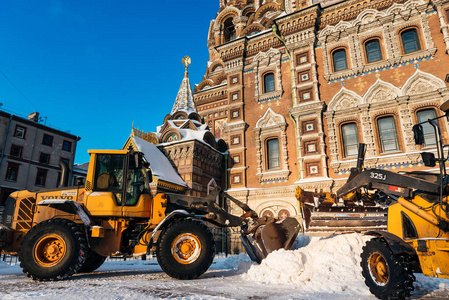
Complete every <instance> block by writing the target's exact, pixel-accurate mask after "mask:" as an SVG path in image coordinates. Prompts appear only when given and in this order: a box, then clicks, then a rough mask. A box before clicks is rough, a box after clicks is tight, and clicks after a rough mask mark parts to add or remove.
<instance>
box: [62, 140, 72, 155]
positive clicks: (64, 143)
mask: <svg viewBox="0 0 449 300" xmlns="http://www.w3.org/2000/svg"><path fill="white" fill-rule="evenodd" d="M66 144H68V145H69V148H68V149H64V146H65V145H66ZM61 150H63V151H67V152H72V142H70V141H67V140H64V141H62V146H61Z"/></svg>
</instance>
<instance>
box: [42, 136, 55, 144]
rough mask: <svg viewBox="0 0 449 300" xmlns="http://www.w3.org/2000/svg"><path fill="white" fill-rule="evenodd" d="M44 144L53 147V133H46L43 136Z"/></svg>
mask: <svg viewBox="0 0 449 300" xmlns="http://www.w3.org/2000/svg"><path fill="white" fill-rule="evenodd" d="M42 145H45V146H50V147H51V146H52V145H53V137H52V136H51V135H48V134H44V137H43V138H42Z"/></svg>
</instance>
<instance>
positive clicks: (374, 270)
mask: <svg viewBox="0 0 449 300" xmlns="http://www.w3.org/2000/svg"><path fill="white" fill-rule="evenodd" d="M368 263H369V270H370V274H371V277H372V278H373V279H374V280H375V282H376V283H377V284H378V285H382V286H383V285H386V284H387V282H388V279H389V278H390V274H389V271H388V269H389V268H388V263H387V261H386V260H385V257H384V256H383V255H382V254H380V253H377V252H375V253H372V254H371V255H370V257H369V260H368Z"/></svg>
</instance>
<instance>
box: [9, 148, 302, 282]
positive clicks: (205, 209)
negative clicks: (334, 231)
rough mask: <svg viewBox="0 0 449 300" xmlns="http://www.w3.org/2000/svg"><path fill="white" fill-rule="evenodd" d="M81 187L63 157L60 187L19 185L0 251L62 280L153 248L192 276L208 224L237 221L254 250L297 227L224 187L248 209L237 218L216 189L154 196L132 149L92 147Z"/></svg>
mask: <svg viewBox="0 0 449 300" xmlns="http://www.w3.org/2000/svg"><path fill="white" fill-rule="evenodd" d="M89 153H90V164H89V169H88V173H87V178H86V183H85V185H84V186H81V185H80V186H75V187H67V186H66V185H67V178H68V168H67V166H66V165H64V164H63V163H61V166H62V169H63V172H62V176H61V177H62V179H61V185H60V187H59V188H57V189H45V190H39V191H17V192H14V193H13V194H11V195H10V197H9V198H8V200H7V202H6V206H5V210H4V212H3V216H2V220H0V223H2V225H0V250H1V252H2V253H3V254H10V255H16V256H18V257H19V260H20V265H21V267H22V269H23V272H24V273H26V274H27V275H28V277H31V278H32V279H34V280H44V281H46V280H59V279H65V278H68V277H70V276H71V275H73V274H75V273H76V272H78V273H80V272H92V271H94V270H95V269H97V268H98V267H100V266H101V264H102V263H103V262H104V261H105V259H106V257H108V256H115V257H136V256H141V255H146V254H148V253H149V252H150V251H152V250H155V252H156V255H157V260H158V262H159V264H160V266H161V268H162V270H164V271H165V272H166V273H167V274H168V275H170V276H171V277H174V278H177V279H194V278H197V277H199V276H200V275H201V274H203V273H204V272H206V271H207V269H208V268H209V266H210V265H211V263H212V260H213V258H214V255H215V244H214V239H213V236H212V234H211V231H210V229H209V227H208V226H206V225H205V223H210V224H213V225H216V226H220V227H240V228H241V240H242V243H243V244H244V246H245V249H246V251H247V252H248V254H249V255H250V257H251V258H252V259H253V260H255V261H257V262H260V261H261V260H262V259H263V258H264V257H265V256H266V255H267V254H268V253H269V252H271V251H273V250H277V249H280V248H285V249H289V248H290V247H291V246H292V243H293V241H294V240H295V237H296V235H297V234H298V231H299V223H298V222H297V221H296V219H294V218H287V219H285V220H281V221H280V220H276V219H273V218H265V217H264V218H259V217H258V216H257V214H256V213H255V212H254V211H253V210H251V209H250V208H249V207H248V206H247V205H245V204H243V203H241V202H240V201H238V200H237V199H234V198H232V197H231V196H229V195H227V194H225V193H222V196H224V197H226V198H227V199H229V200H230V201H233V202H235V203H236V204H237V205H238V206H239V207H241V208H242V209H243V210H244V212H245V213H244V215H242V216H240V217H237V216H233V215H231V214H229V213H228V212H227V211H225V210H224V209H223V208H221V207H220V206H218V205H217V204H216V199H217V196H218V194H219V190H218V189H215V190H214V191H213V192H211V193H210V195H209V196H207V197H191V196H186V195H181V194H174V193H158V194H156V195H152V194H151V192H150V186H149V183H150V182H151V179H152V175H151V171H150V170H151V169H150V168H149V167H151V166H149V164H148V163H147V162H146V160H145V158H144V155H143V154H142V153H140V152H134V151H131V150H90V151H89Z"/></svg>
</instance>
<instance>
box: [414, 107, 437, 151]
mask: <svg viewBox="0 0 449 300" xmlns="http://www.w3.org/2000/svg"><path fill="white" fill-rule="evenodd" d="M416 115H417V117H418V122H419V123H422V122H426V121H427V120H429V119H434V118H436V117H437V115H436V113H435V110H434V109H433V108H430V109H423V110H420V111H418V112H417V114H416ZM422 129H423V132H424V147H430V146H436V144H437V141H436V138H435V131H434V130H433V126H432V125H430V124H429V122H426V123H424V124H422Z"/></svg>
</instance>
